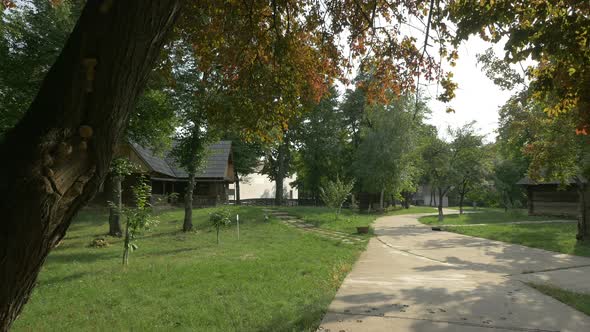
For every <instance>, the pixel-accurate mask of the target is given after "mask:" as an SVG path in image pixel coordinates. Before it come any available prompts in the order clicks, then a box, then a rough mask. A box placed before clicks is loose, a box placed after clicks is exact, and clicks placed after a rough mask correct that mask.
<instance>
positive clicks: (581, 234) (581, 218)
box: [576, 179, 590, 241]
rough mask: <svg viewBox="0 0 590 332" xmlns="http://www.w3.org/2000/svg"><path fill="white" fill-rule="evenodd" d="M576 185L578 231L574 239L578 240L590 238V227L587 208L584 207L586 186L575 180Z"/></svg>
mask: <svg viewBox="0 0 590 332" xmlns="http://www.w3.org/2000/svg"><path fill="white" fill-rule="evenodd" d="M576 183H577V186H578V200H579V201H578V233H577V234H576V239H577V240H578V241H588V240H590V227H589V225H588V209H587V208H586V199H587V198H586V188H585V185H584V183H582V181H580V180H578V179H577V180H576Z"/></svg>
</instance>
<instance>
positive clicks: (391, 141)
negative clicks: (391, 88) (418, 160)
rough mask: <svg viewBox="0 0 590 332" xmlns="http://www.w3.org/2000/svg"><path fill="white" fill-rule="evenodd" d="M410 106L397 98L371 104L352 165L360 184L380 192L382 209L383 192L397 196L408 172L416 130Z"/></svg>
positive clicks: (407, 99)
mask: <svg viewBox="0 0 590 332" xmlns="http://www.w3.org/2000/svg"><path fill="white" fill-rule="evenodd" d="M413 105H414V103H413V102H411V101H410V99H409V98H399V99H398V100H395V101H393V102H391V103H390V104H388V105H373V106H371V108H370V109H369V110H368V112H367V126H366V127H364V128H363V131H362V135H361V142H360V144H359V147H358V150H357V152H356V160H355V163H354V167H355V169H356V170H357V179H358V181H359V182H360V183H361V187H362V188H363V189H364V190H367V191H369V192H378V193H380V200H379V201H380V208H381V209H383V208H384V197H385V194H386V193H387V192H389V193H391V194H393V195H398V194H399V193H400V192H401V187H402V186H401V180H402V177H403V175H407V174H408V173H407V168H408V167H409V166H410V163H409V161H410V158H409V154H410V149H411V147H412V146H413V144H414V139H415V136H414V133H415V129H416V122H415V121H414V117H413V112H412V111H413Z"/></svg>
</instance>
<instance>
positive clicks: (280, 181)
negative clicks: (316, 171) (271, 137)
mask: <svg viewBox="0 0 590 332" xmlns="http://www.w3.org/2000/svg"><path fill="white" fill-rule="evenodd" d="M288 144H289V143H288V142H287V141H286V139H285V142H283V143H281V145H280V146H279V151H278V153H277V174H276V177H275V205H277V206H280V205H282V204H283V187H284V181H285V175H286V173H287V153H288V149H289V145H288Z"/></svg>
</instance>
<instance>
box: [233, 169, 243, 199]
mask: <svg viewBox="0 0 590 332" xmlns="http://www.w3.org/2000/svg"><path fill="white" fill-rule="evenodd" d="M234 173H235V177H236V186H235V193H234V199H235V201H236V205H241V204H242V202H240V175H239V174H238V172H237V171H235V172H234Z"/></svg>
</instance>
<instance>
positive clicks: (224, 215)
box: [209, 208, 231, 244]
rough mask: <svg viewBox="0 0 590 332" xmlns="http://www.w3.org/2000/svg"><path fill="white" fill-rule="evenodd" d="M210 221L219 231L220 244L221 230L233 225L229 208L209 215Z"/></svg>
mask: <svg viewBox="0 0 590 332" xmlns="http://www.w3.org/2000/svg"><path fill="white" fill-rule="evenodd" d="M209 221H210V222H211V224H212V225H213V227H215V229H216V231H217V244H219V229H220V228H221V227H223V226H227V225H229V224H230V223H231V213H230V211H229V210H228V209H227V208H220V209H217V211H214V212H212V213H211V214H210V215H209Z"/></svg>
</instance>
